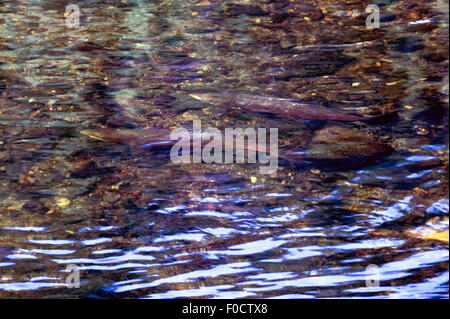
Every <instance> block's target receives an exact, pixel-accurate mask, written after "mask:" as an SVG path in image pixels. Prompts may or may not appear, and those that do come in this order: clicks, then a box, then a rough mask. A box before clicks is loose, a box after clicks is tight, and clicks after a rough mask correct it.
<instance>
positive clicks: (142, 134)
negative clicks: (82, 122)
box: [81, 126, 392, 169]
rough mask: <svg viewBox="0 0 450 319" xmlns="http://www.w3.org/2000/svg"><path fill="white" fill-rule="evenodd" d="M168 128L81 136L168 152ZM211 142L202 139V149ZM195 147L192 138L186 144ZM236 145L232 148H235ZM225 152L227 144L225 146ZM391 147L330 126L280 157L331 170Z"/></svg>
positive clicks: (249, 147) (264, 150) (291, 145)
mask: <svg viewBox="0 0 450 319" xmlns="http://www.w3.org/2000/svg"><path fill="white" fill-rule="evenodd" d="M170 132H171V130H169V129H155V128H152V129H111V128H101V129H88V130H84V131H81V133H82V134H85V135H88V136H89V137H91V138H95V139H99V140H103V141H108V142H116V143H123V144H128V145H132V146H136V147H140V148H148V149H151V150H153V151H156V152H158V150H159V152H162V153H168V152H167V149H168V148H169V147H170V146H172V145H174V144H176V143H177V141H175V140H171V139H170ZM207 143H210V141H209V140H202V143H201V145H202V148H203V147H204V146H205V144H207ZM186 145H189V146H192V139H191V140H190V141H187V142H186ZM236 146H237V145H236V143H234V145H233V147H236ZM222 148H223V150H225V149H226V145H224V144H222ZM391 150H392V149H391V147H390V146H389V145H387V144H385V143H381V142H379V141H378V139H377V138H376V137H374V136H371V135H370V134H367V132H363V131H360V130H356V129H350V128H345V127H341V126H330V127H326V128H324V129H322V130H319V131H317V132H315V134H314V136H313V138H312V139H305V140H298V141H296V142H295V143H288V144H286V143H282V144H280V145H279V149H278V158H280V159H283V160H286V161H288V162H291V163H296V164H300V165H307V166H325V167H330V168H343V169H344V168H354V167H359V166H360V165H362V164H364V163H366V162H367V160H368V159H371V158H376V157H378V156H379V155H382V154H386V153H389V152H390V151H391ZM237 151H241V152H242V151H255V152H262V153H266V154H270V149H269V147H268V146H266V147H262V148H260V147H259V145H248V143H245V144H244V145H243V149H240V150H237Z"/></svg>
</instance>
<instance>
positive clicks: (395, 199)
mask: <svg viewBox="0 0 450 319" xmlns="http://www.w3.org/2000/svg"><path fill="white" fill-rule="evenodd" d="M375 3H376V4H377V5H378V7H379V8H380V14H381V19H380V26H379V28H368V27H367V26H366V17H367V13H365V8H366V7H367V6H368V5H369V4H370V3H369V2H368V1H359V0H355V1H335V0H334V1H326V0H319V1H316V0H315V1H312V0H302V1H296V0H293V1H270V0H265V1H255V0H240V1H238V0H236V1H216V0H207V1H193V0H188V1H175V0H173V1H171V0H156V1H151V0H122V1H112V0H110V1H104V0H92V1H86V2H81V1H79V2H78V3H77V2H74V1H73V2H69V1H49V0H42V1H38V0H31V1H30V0H24V1H14V0H6V1H2V2H1V3H0V296H1V297H4V298H79V297H83V298H188V297H189V298H355V297H356V298H448V276H449V272H448V260H449V257H448V220H449V219H448V206H449V200H448V194H447V193H448V149H449V148H448V1H418V0H417V1H416V0H408V1H406V0H403V1H402V0H399V1H396V0H391V1H383V0H379V1H375ZM69 4H76V5H78V7H79V9H80V23H79V27H75V28H69V27H68V25H66V17H65V16H64V13H65V11H66V6H67V5H69ZM66 16H67V15H66ZM199 90H214V91H219V92H230V93H251V94H256V95H261V96H272V97H280V98H290V99H297V100H302V101H306V102H308V103H312V104H318V105H323V106H327V107H330V108H335V109H336V110H341V111H345V112H353V113H359V114H365V115H376V114H381V113H387V112H392V111H398V116H397V117H396V118H393V119H392V118H391V119H388V120H386V121H381V122H378V123H362V122H355V123H337V122H333V121H306V120H298V119H297V120H295V119H289V118H283V117H281V116H271V115H268V114H263V113H257V112H251V111H248V110H241V109H236V108H233V109H225V108H223V107H219V106H217V105H214V104H210V103H205V102H200V101H197V100H195V99H193V98H192V97H191V96H190V95H189V94H190V93H192V92H196V91H199ZM195 119H199V120H202V122H203V123H204V124H205V125H211V126H215V127H226V126H230V127H249V126H250V127H276V128H279V139H280V142H283V141H289V142H292V141H298V142H299V143H300V144H302V145H305V144H306V145H307V147H309V148H314V147H316V146H315V145H314V143H315V141H316V142H317V138H316V139H314V138H313V136H321V135H320V134H325V133H324V132H329V131H327V130H330V129H331V130H347V131H349V132H352V133H351V134H355V136H356V137H358V134H359V136H362V135H365V136H373V137H374V138H376V139H377V141H381V142H383V143H385V144H386V145H389V148H390V151H389V152H386V153H383V154H382V155H379V156H376V157H370V158H365V160H364V161H363V162H358V163H354V162H353V158H354V157H355V156H357V155H360V154H355V150H348V152H347V151H345V152H344V151H343V153H344V154H346V155H345V156H344V157H342V156H341V157H340V162H338V163H337V164H336V163H335V162H333V161H332V160H331V159H330V160H329V161H328V157H327V156H326V155H322V156H321V157H320V158H315V160H314V159H313V160H309V161H303V162H302V161H299V162H295V163H293V162H289V161H281V162H280V166H279V168H278V170H277V173H276V174H272V175H264V174H260V172H259V166H258V165H257V164H223V165H222V164H205V163H200V164H175V163H173V162H171V161H170V160H169V159H168V158H167V154H162V153H160V152H157V151H154V150H152V149H147V148H145V147H140V146H139V145H136V143H132V141H122V142H121V143H119V142H117V141H114V140H113V139H111V138H106V139H103V140H99V139H94V138H92V136H87V135H85V134H82V133H81V132H82V131H83V130H86V129H91V130H95V129H100V128H117V129H119V130H124V129H127V130H130V129H131V130H140V129H145V128H152V127H158V128H167V129H168V128H173V127H180V126H183V127H189V125H192V121H193V120H195ZM137 132H138V131H137ZM325 136H328V135H325ZM352 136H353V135H352ZM319 140H320V139H319ZM319 144H320V143H319ZM332 144H333V143H330V144H326V143H325V144H323V143H322V144H320V145H321V146H323V147H322V151H323V153H322V154H331V153H332V150H331V149H330V148H332ZM336 145H338V146H339V147H340V144H336ZM343 147H344V146H343ZM319 148H320V147H319ZM330 157H332V156H331V155H330ZM347 157H348V158H347ZM332 163H334V164H333V165H332ZM343 163H346V164H349V165H343ZM77 273H78V274H79V279H80V282H79V287H77V285H73V286H71V285H70V284H69V285H68V284H67V283H73V282H72V281H68V279H70V278H75V277H74V275H76V274H77ZM71 276H72V277H71Z"/></svg>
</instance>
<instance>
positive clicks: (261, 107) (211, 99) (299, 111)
mask: <svg viewBox="0 0 450 319" xmlns="http://www.w3.org/2000/svg"><path fill="white" fill-rule="evenodd" d="M189 96H191V97H192V98H194V99H197V100H199V101H202V102H206V103H210V104H214V105H220V106H225V107H240V108H242V109H245V110H249V111H253V112H261V113H270V114H277V115H281V116H285V117H290V118H296V119H305V120H332V121H344V122H357V121H371V120H375V119H378V118H380V117H381V116H385V115H381V116H362V115H353V114H348V113H345V112H343V111H340V110H335V109H332V108H328V107H324V106H320V105H314V104H307V103H301V102H297V101H294V100H291V99H283V98H278V97H269V96H261V95H253V94H231V93H214V92H207V93H190V94H189Z"/></svg>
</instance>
